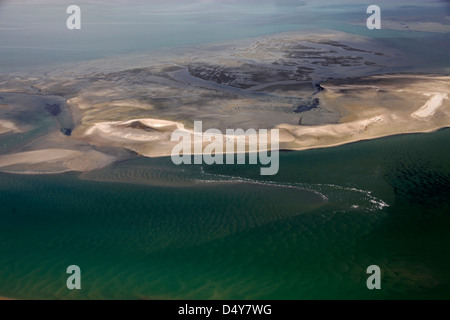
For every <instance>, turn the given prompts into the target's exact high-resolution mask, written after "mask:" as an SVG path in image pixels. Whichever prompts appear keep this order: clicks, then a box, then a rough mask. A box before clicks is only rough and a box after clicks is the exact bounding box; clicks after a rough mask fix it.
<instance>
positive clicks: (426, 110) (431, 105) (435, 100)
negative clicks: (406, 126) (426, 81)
mask: <svg viewBox="0 0 450 320" xmlns="http://www.w3.org/2000/svg"><path fill="white" fill-rule="evenodd" d="M444 99H447V94H445V93H439V94H436V95H434V96H433V97H432V98H431V99H430V100H428V101H427V102H426V103H425V104H424V105H423V107H422V108H420V109H419V110H417V111H416V112H414V113H413V114H411V116H413V117H417V118H426V117H429V116H432V115H433V114H434V113H435V112H436V110H437V109H438V108H439V107H440V106H441V105H442V103H443V102H444Z"/></svg>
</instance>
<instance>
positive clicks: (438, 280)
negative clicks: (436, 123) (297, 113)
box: [0, 130, 450, 299]
mask: <svg viewBox="0 0 450 320" xmlns="http://www.w3.org/2000/svg"><path fill="white" fill-rule="evenodd" d="M449 141H450V130H441V131H439V132H436V133H431V134H417V135H403V136H395V137H389V138H384V139H378V140H372V141H366V142H360V143H355V144H350V145H345V146H341V147H336V148H329V149H320V150H309V151H303V152H286V153H282V154H281V158H280V172H279V173H278V175H276V176H275V177H270V178H267V177H265V178H263V177H261V176H259V175H258V172H259V168H258V167H255V166H216V167H203V168H202V167H196V166H192V167H190V166H186V167H175V166H174V165H172V164H171V162H170V159H135V160H131V161H126V162H122V163H120V164H117V165H115V166H113V167H110V168H108V169H105V170H101V171H99V172H96V173H92V174H89V175H87V176H85V177H84V179H79V177H78V174H74V173H70V174H61V175H50V176H20V175H11V174H1V175H0V208H1V211H0V296H7V297H13V298H44V299H85V298H104V299H115V298H125V299H162V298H165V299H172V298H187V299H311V298H314V299H315V298H320V299H385V298H389V299H390V298H397V299H417V298H425V299H428V298H430V299H431V298H446V299H448V298H450V271H449V270H450V268H449V266H450V250H449V247H450V187H449V185H450V151H449V149H448V143H449ZM87 178H89V179H96V180H103V181H92V180H86V179H87ZM118 181H125V183H123V182H118ZM169 185H171V186H169ZM72 264H75V265H79V266H80V268H81V271H82V290H80V291H69V290H68V289H67V288H66V279H67V276H68V275H67V274H66V273H65V272H66V268H67V267H68V266H69V265H72ZM373 264H375V265H378V266H380V268H381V270H382V284H381V286H382V289H381V290H378V291H370V290H368V289H367V288H366V279H367V276H368V275H366V268H367V267H368V266H369V265H373Z"/></svg>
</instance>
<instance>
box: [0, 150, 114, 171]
mask: <svg viewBox="0 0 450 320" xmlns="http://www.w3.org/2000/svg"><path fill="white" fill-rule="evenodd" d="M115 160H116V159H115V158H114V157H112V156H109V155H106V154H103V153H101V152H98V151H95V150H89V151H87V152H82V151H77V150H67V149H43V150H36V151H27V152H19V153H13V154H8V155H3V156H0V170H1V171H4V172H11V173H27V174H33V173H34V174H38V173H61V172H66V171H91V170H94V169H98V168H102V167H104V166H106V165H108V164H110V163H112V162H113V161H115Z"/></svg>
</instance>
